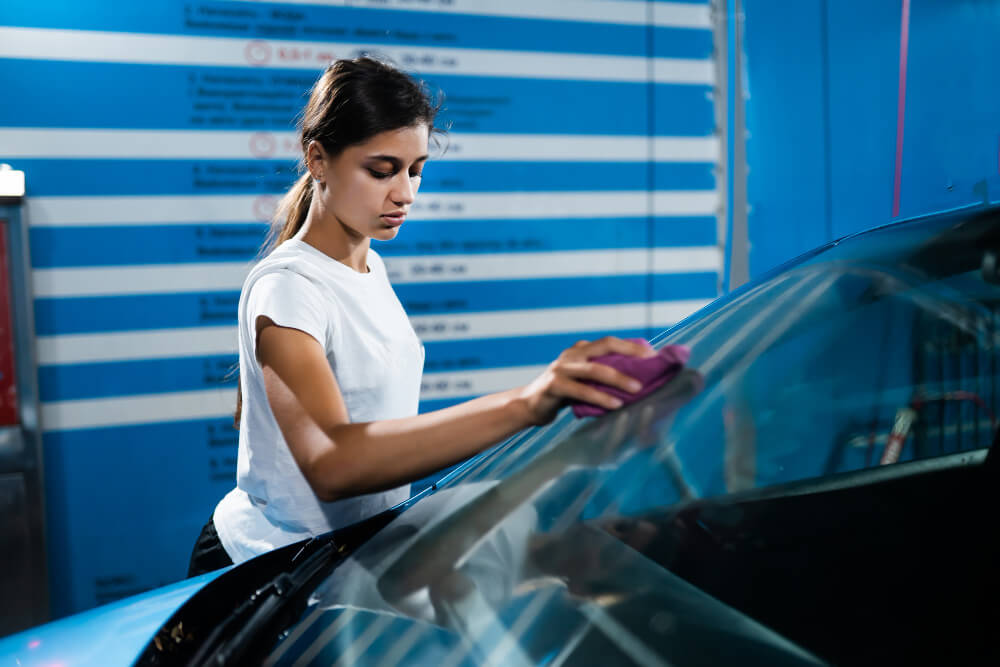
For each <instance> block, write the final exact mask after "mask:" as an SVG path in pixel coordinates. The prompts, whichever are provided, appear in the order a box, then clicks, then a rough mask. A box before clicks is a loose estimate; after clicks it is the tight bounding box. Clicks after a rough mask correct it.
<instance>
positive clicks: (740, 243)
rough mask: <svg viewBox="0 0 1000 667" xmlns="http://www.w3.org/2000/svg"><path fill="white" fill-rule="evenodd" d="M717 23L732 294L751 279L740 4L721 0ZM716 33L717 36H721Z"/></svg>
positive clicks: (726, 284) (726, 281)
mask: <svg viewBox="0 0 1000 667" xmlns="http://www.w3.org/2000/svg"><path fill="white" fill-rule="evenodd" d="M716 7H717V8H718V11H717V12H716V17H717V20H719V21H721V22H722V23H723V25H724V27H725V32H724V35H725V38H724V39H717V40H716V41H717V43H719V44H724V45H725V47H724V48H725V53H724V54H719V58H718V61H719V62H720V63H724V64H723V65H722V66H723V68H724V69H723V72H722V74H723V77H721V78H720V80H721V81H724V82H725V83H724V85H722V86H719V89H720V90H723V91H724V92H723V96H724V104H723V105H722V106H723V107H724V108H725V118H726V123H725V130H724V132H723V133H722V136H723V137H724V141H723V145H724V151H725V157H726V159H725V165H726V169H725V172H726V173H725V193H726V196H725V218H726V234H725V244H726V246H725V247H726V259H725V268H724V273H723V281H722V283H723V284H722V287H723V290H724V291H730V290H733V289H735V288H737V287H739V286H740V285H742V284H743V283H745V282H747V280H749V278H750V257H749V250H750V247H749V231H748V228H747V168H746V115H745V111H744V96H743V10H742V1H741V0H719V2H718V3H717V5H716ZM719 32H720V31H719V30H716V35H717V36H718V35H719Z"/></svg>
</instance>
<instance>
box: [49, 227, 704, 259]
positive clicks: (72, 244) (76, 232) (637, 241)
mask: <svg viewBox="0 0 1000 667" xmlns="http://www.w3.org/2000/svg"><path fill="white" fill-rule="evenodd" d="M647 221H648V219H647V218H598V219H538V220H476V221H474V222H470V221H468V220H423V221H413V222H409V223H407V224H406V225H404V226H403V227H402V228H401V229H400V232H399V235H398V236H397V237H396V238H395V239H394V240H393V241H391V242H375V243H374V244H373V247H374V248H375V249H376V250H377V251H378V253H379V254H380V255H382V256H383V257H394V256H410V255H420V256H440V255H454V254H469V255H481V254H497V253H503V252H559V251H567V250H606V249H614V248H646V247H650V246H652V247H658V248H669V247H684V246H711V245H715V243H716V235H717V234H716V227H717V225H716V220H715V218H713V217H691V218H654V219H653V230H652V238H650V230H649V228H648V227H647ZM266 232H267V225H264V224H246V225H211V224H204V225H163V226H148V227H147V226H140V227H35V228H33V229H32V230H31V263H32V266H33V267H34V268H36V269H42V268H57V267H74V266H124V265H142V264H183V263H191V262H221V261H235V262H247V261H250V260H252V259H253V258H254V257H255V256H256V255H257V251H258V248H259V247H260V245H261V243H263V241H264V235H265V234H266Z"/></svg>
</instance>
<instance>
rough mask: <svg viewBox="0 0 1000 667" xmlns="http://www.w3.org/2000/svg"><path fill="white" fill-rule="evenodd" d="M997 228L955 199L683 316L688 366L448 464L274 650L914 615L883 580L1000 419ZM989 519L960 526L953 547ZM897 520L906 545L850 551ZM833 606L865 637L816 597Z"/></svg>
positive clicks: (504, 642) (784, 627)
mask: <svg viewBox="0 0 1000 667" xmlns="http://www.w3.org/2000/svg"><path fill="white" fill-rule="evenodd" d="M996 228H997V225H996V224H995V223H994V221H993V218H992V214H988V215H985V216H980V217H978V218H977V217H975V216H972V217H970V216H964V217H963V216H955V217H946V218H940V219H934V220H929V221H926V222H923V223H915V224H909V225H903V226H895V227H889V228H884V229H882V230H877V231H875V232H872V233H869V234H865V235H862V236H859V237H857V238H855V239H848V240H846V241H845V242H843V243H839V244H834V245H831V246H829V247H828V248H826V249H825V250H824V251H823V252H820V253H816V254H814V255H813V256H811V257H808V258H805V259H804V260H803V261H800V262H799V263H797V264H796V265H793V266H789V267H785V268H784V269H783V270H782V271H781V272H779V273H776V274H774V275H773V276H771V277H770V278H768V279H766V280H764V281H762V282H760V283H759V284H757V285H755V286H753V287H750V288H748V289H745V290H743V291H741V292H740V293H738V294H736V295H734V296H733V297H732V298H730V299H728V300H726V301H725V302H720V303H718V304H715V305H714V306H712V307H710V308H709V309H708V310H707V311H706V312H703V313H700V314H699V315H697V316H695V317H693V318H691V319H690V320H689V321H687V322H685V323H682V324H681V325H679V326H678V327H675V328H674V329H672V330H670V331H668V332H666V333H665V334H664V335H662V336H660V337H659V338H658V339H656V340H654V345H656V346H658V347H659V346H662V345H667V344H683V345H686V346H688V347H689V348H690V349H691V360H690V362H689V364H688V368H687V369H686V370H685V371H683V372H682V373H681V374H680V375H678V376H677V377H676V378H675V379H674V380H673V381H671V382H670V383H668V384H667V385H666V386H665V387H664V388H663V389H661V390H660V391H658V392H657V393H656V394H654V395H652V396H650V397H648V398H646V399H644V400H642V401H640V402H638V403H636V404H634V405H632V406H629V407H627V408H624V409H622V410H620V411H617V412H615V413H612V414H609V415H607V416H605V417H602V418H599V419H595V420H583V421H580V420H574V419H573V418H572V416H571V415H569V414H568V413H566V414H563V415H561V416H560V417H559V418H558V419H556V421H554V422H553V423H552V424H550V425H549V426H546V427H544V428H540V429H531V430H528V431H526V432H523V433H521V434H519V435H518V436H516V437H514V438H512V439H511V440H509V441H508V442H506V443H503V444H502V445H500V446H498V447H497V448H495V449H494V450H492V451H491V452H489V453H487V454H486V455H484V456H482V457H479V458H478V459H477V460H475V461H473V462H471V463H470V464H469V465H467V466H466V467H464V468H463V469H461V470H459V471H458V472H457V473H454V474H452V475H451V476H449V478H447V479H445V480H443V481H442V482H441V483H440V484H439V485H438V489H437V491H436V493H434V494H432V495H430V496H429V497H427V498H425V499H423V500H420V501H419V502H416V503H415V504H413V506H412V507H410V508H409V509H407V510H406V511H405V512H403V513H402V514H401V515H400V516H399V517H398V518H397V519H396V520H395V521H393V522H392V523H391V524H389V526H388V527H387V528H385V529H384V530H382V531H381V532H380V533H379V534H377V535H376V536H375V538H373V539H372V540H371V541H370V542H368V543H367V544H365V545H363V546H362V547H361V548H360V549H358V551H357V552H356V553H354V554H352V555H351V556H350V557H349V558H348V559H347V560H346V562H345V563H343V564H342V565H341V566H339V567H338V568H337V569H336V570H335V571H334V573H333V575H332V576H330V577H329V578H328V579H327V580H326V581H325V582H324V583H323V584H322V585H321V586H320V587H319V588H318V589H317V590H316V591H315V593H314V595H313V597H312V599H311V601H310V607H309V609H308V610H307V611H306V613H305V615H304V616H303V617H302V619H300V621H299V623H298V624H297V625H295V626H294V627H293V628H292V629H291V630H290V631H289V632H287V633H286V634H285V636H284V637H283V638H282V639H281V640H280V641H279V642H278V644H277V645H276V646H275V647H274V649H273V651H272V653H271V654H270V656H269V657H268V659H267V664H282V665H283V664H308V663H310V662H312V661H319V662H323V663H330V662H334V661H336V660H347V661H361V662H371V663H386V662H395V661H404V662H420V663H424V662H427V663H430V662H434V663H435V664H443V665H459V664H484V663H487V662H490V663H502V664H537V663H546V664H561V663H562V662H565V661H569V662H571V663H572V664H605V663H606V662H607V661H612V662H614V661H629V662H634V663H639V664H719V663H723V662H734V661H739V662H742V663H759V664H804V663H807V664H812V663H815V662H818V661H821V660H823V659H831V660H835V661H841V660H854V659H857V657H858V654H857V653H855V652H853V651H859V650H861V648H858V647H862V646H864V645H865V642H870V641H873V639H872V638H875V637H877V635H876V634H872V633H874V632H876V631H877V630H878V629H879V627H880V623H879V622H878V618H883V617H884V616H885V615H887V614H889V613H896V614H897V617H898V619H904V620H905V621H906V622H910V620H909V616H906V614H905V610H903V611H897V612H894V611H893V610H896V609H897V607H898V606H899V605H905V604H909V601H910V598H909V597H907V596H908V595H909V594H908V593H905V592H902V593H898V594H894V595H895V598H893V596H889V598H890V599H888V600H887V601H886V602H885V603H884V604H882V606H879V604H876V603H874V602H873V603H871V604H870V605H869V607H870V610H869V611H870V614H874V615H876V616H871V615H866V613H865V612H864V610H858V609H856V608H855V607H850V604H852V603H853V601H854V600H855V599H856V598H855V597H854V596H857V595H861V594H862V592H864V591H867V590H870V588H871V587H872V586H879V585H881V584H880V582H882V583H884V581H883V580H881V579H878V578H874V579H868V578H866V576H867V575H865V574H864V571H865V570H866V569H868V570H872V569H875V563H873V562H872V559H875V560H877V559H878V558H890V559H900V558H902V556H901V553H900V552H899V549H900V548H902V546H904V545H906V544H907V539H908V536H909V535H911V534H912V533H914V531H916V530H917V524H913V523H912V521H914V520H916V519H915V517H917V516H921V515H922V516H925V517H926V516H928V514H927V512H933V511H944V510H947V511H948V512H952V511H953V510H954V509H955V507H956V503H958V504H960V505H961V504H962V503H966V504H968V503H974V502H976V499H978V498H979V496H976V495H974V496H969V497H966V496H965V495H963V494H964V493H966V492H968V493H979V490H978V489H979V486H978V484H979V482H978V481H976V480H978V479H979V478H978V477H975V475H978V470H977V471H976V472H975V473H969V474H971V475H973V477H969V476H967V475H966V473H965V472H964V469H962V466H965V465H979V464H981V463H982V461H983V460H984V458H985V451H986V448H988V447H989V445H990V443H991V442H992V438H993V434H994V432H995V430H996V429H995V426H996V424H995V412H996V406H997V400H996V380H997V368H996V359H995V355H994V353H993V347H994V342H995V340H996V333H997V321H998V317H1000V314H998V312H997V311H998V305H1000V288H998V286H997V284H996V283H995V282H993V279H992V276H991V274H990V272H989V267H988V266H984V263H985V264H987V265H988V264H989V258H988V255H989V252H990V250H991V248H994V247H997V248H1000V243H998V242H997V241H998V239H997V238H996V236H997V235H996V234H995V232H994V229H996ZM921 465H924V466H925V467H924V468H921V467H918V466H921ZM926 466H931V468H927V467H926ZM935 466H936V467H935ZM980 467H981V466H980ZM893 469H895V470H897V471H898V473H892V472H891V471H893ZM928 470H931V471H932V472H933V471H937V472H935V473H934V475H933V476H932V475H930V473H927V471H928ZM887 471H888V472H887ZM956 471H957V472H956ZM890 473H891V474H890ZM925 473H926V474H925ZM963 475H965V476H963ZM970 480H971V481H970ZM930 481H934V484H933V485H932V484H930ZM935 489H937V490H940V492H941V493H942V494H943V495H942V497H941V498H940V499H939V498H935V497H934V495H933V494H934V491H935ZM873 494H874V495H873ZM944 495H947V497H944ZM790 499H791V500H794V502H790ZM907 508H909V509H907ZM911 510H912V511H911ZM922 513H923V514H922ZM965 528H966V526H965V524H961V522H954V521H953V522H951V529H953V530H954V531H956V532H955V534H954V535H950V534H949V535H950V539H951V542H950V544H953V545H954V549H957V550H961V549H963V548H964V547H967V546H969V544H970V543H969V542H968V540H969V539H973V537H974V536H972V531H970V530H966V529H965ZM880 533H882V534H884V538H885V544H884V545H882V546H881V547H879V548H881V549H882V551H872V552H871V553H865V552H863V551H857V550H854V551H851V550H850V549H841V548H840V547H839V546H836V548H835V546H834V545H842V544H844V543H845V541H850V539H851V536H852V535H854V536H861V535H863V536H864V538H863V541H865V540H866V541H867V543H870V544H873V545H875V544H878V543H880V542H879V539H880ZM873 548H874V547H873ZM924 548H925V549H927V550H928V552H931V551H933V552H934V553H938V551H935V550H934V549H935V548H936V547H934V546H933V545H930V546H925V547H924ZM969 548H971V547H969ZM833 553H836V554H837V555H838V558H841V559H842V561H841V562H839V563H838V562H831V563H825V564H822V565H818V566H817V567H819V569H818V570H816V571H815V572H816V573H815V574H810V572H811V571H809V570H808V569H807V564H808V561H809V559H813V560H814V561H818V560H821V559H822V558H823V557H824V556H823V554H833ZM950 558H951V555H950V554H949V553H948V552H947V551H942V552H941V557H940V559H939V562H938V565H939V566H941V567H943V568H944V569H945V570H946V571H947V570H948V568H949V567H952V566H954V567H957V564H958V561H954V562H953V561H952V560H950ZM708 563H711V564H712V566H711V567H708V566H707V565H706V564H708ZM748 568H749V569H748ZM824 568H825V569H824ZM859 572H860V573H861V574H859ZM978 572H979V571H978V570H976V569H975V568H974V567H972V568H967V572H966V576H967V577H972V578H974V577H975V576H978ZM838 577H840V578H838ZM754 581H759V582H767V583H766V584H764V583H761V586H762V587H763V588H755V587H754V585H753V582H754ZM852 582H853V583H852ZM963 583H965V584H967V583H969V581H968V580H961V581H951V582H950V583H949V586H960V585H962V584H963ZM925 584H926V586H925V591H924V592H925V597H927V596H930V598H933V596H934V595H939V596H942V595H946V592H942V591H946V588H945V587H944V584H941V587H939V588H940V590H939V588H936V587H935V586H936V585H937V584H935V581H934V580H933V577H928V579H927V581H926V582H925ZM866 587H867V588H866ZM798 592H801V595H802V596H803V597H797V595H798ZM767 596H770V597H771V598H773V599H772V600H770V601H768V600H765V598H766V597H767ZM933 599H936V598H933ZM761 600H764V601H763V602H762V601H761ZM816 600H826V601H827V607H826V608H827V609H829V610H836V612H837V614H840V615H841V616H845V615H848V616H850V617H851V618H849V619H847V620H845V621H844V622H845V623H846V625H844V626H843V627H844V628H848V629H849V631H850V632H851V633H853V635H852V637H851V638H848V639H845V638H844V632H845V630H843V629H841V630H834V629H833V628H834V626H833V625H831V623H832V622H833V612H832V611H831V612H830V615H829V616H827V615H823V616H810V615H809V614H808V613H806V611H804V608H805V607H806V606H808V605H809V604H811V603H812V601H816ZM878 614H881V615H882V616H877V615H878ZM904 617H905V618H904ZM803 619H806V620H803ZM841 620H843V619H841ZM837 622H840V621H837ZM900 622H903V620H901V621H900ZM884 625H885V621H884V618H883V621H882V627H883V628H884ZM836 627H838V628H839V627H840V626H836ZM824 633H825V634H824ZM890 655H891V654H890ZM896 657H899V655H898V654H897V655H896Z"/></svg>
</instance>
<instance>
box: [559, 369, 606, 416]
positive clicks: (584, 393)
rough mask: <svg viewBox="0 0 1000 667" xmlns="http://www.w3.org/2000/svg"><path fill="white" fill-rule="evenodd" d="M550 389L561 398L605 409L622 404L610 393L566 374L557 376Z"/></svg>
mask: <svg viewBox="0 0 1000 667" xmlns="http://www.w3.org/2000/svg"><path fill="white" fill-rule="evenodd" d="M552 390H553V393H554V394H556V395H557V396H560V397H561V398H566V399H571V400H576V401H583V402H584V403H591V404H593V405H599V406H601V407H602V408H605V409H607V410H617V409H618V408H620V407H621V406H622V401H621V400H620V399H618V398H615V397H614V396H612V395H611V394H609V393H607V392H604V391H601V390H600V389H598V388H597V387H593V386H591V385H589V384H584V383H582V382H578V381H577V380H574V379H573V378H571V377H567V376H557V377H556V379H555V380H553V383H552Z"/></svg>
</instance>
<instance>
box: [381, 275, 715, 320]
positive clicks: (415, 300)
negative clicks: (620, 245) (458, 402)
mask: <svg viewBox="0 0 1000 667" xmlns="http://www.w3.org/2000/svg"><path fill="white" fill-rule="evenodd" d="M647 281H648V277H647V276H646V275H634V276H598V277H585V278H549V279H544V280H506V281H502V282H493V281H481V282H458V283H438V284H433V283H432V284H426V285H425V284H408V285H399V286H398V287H397V288H396V294H397V295H399V299H400V301H402V302H403V306H404V307H405V308H406V311H407V313H409V314H410V316H411V317H412V316H415V315H427V314H435V315H437V314H449V313H472V312H484V311H503V310H519V309H529V308H567V307H576V306H590V305H598V304H615V303H637V302H644V301H646V300H648V299H649V296H650V295H649V292H648V289H647ZM650 282H652V284H653V285H654V289H656V290H658V292H659V293H660V294H661V295H662V296H661V297H660V298H661V299H694V298H710V297H714V296H715V294H716V285H715V283H716V274H715V273H684V274H661V275H656V276H653V279H652V281H650Z"/></svg>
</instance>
